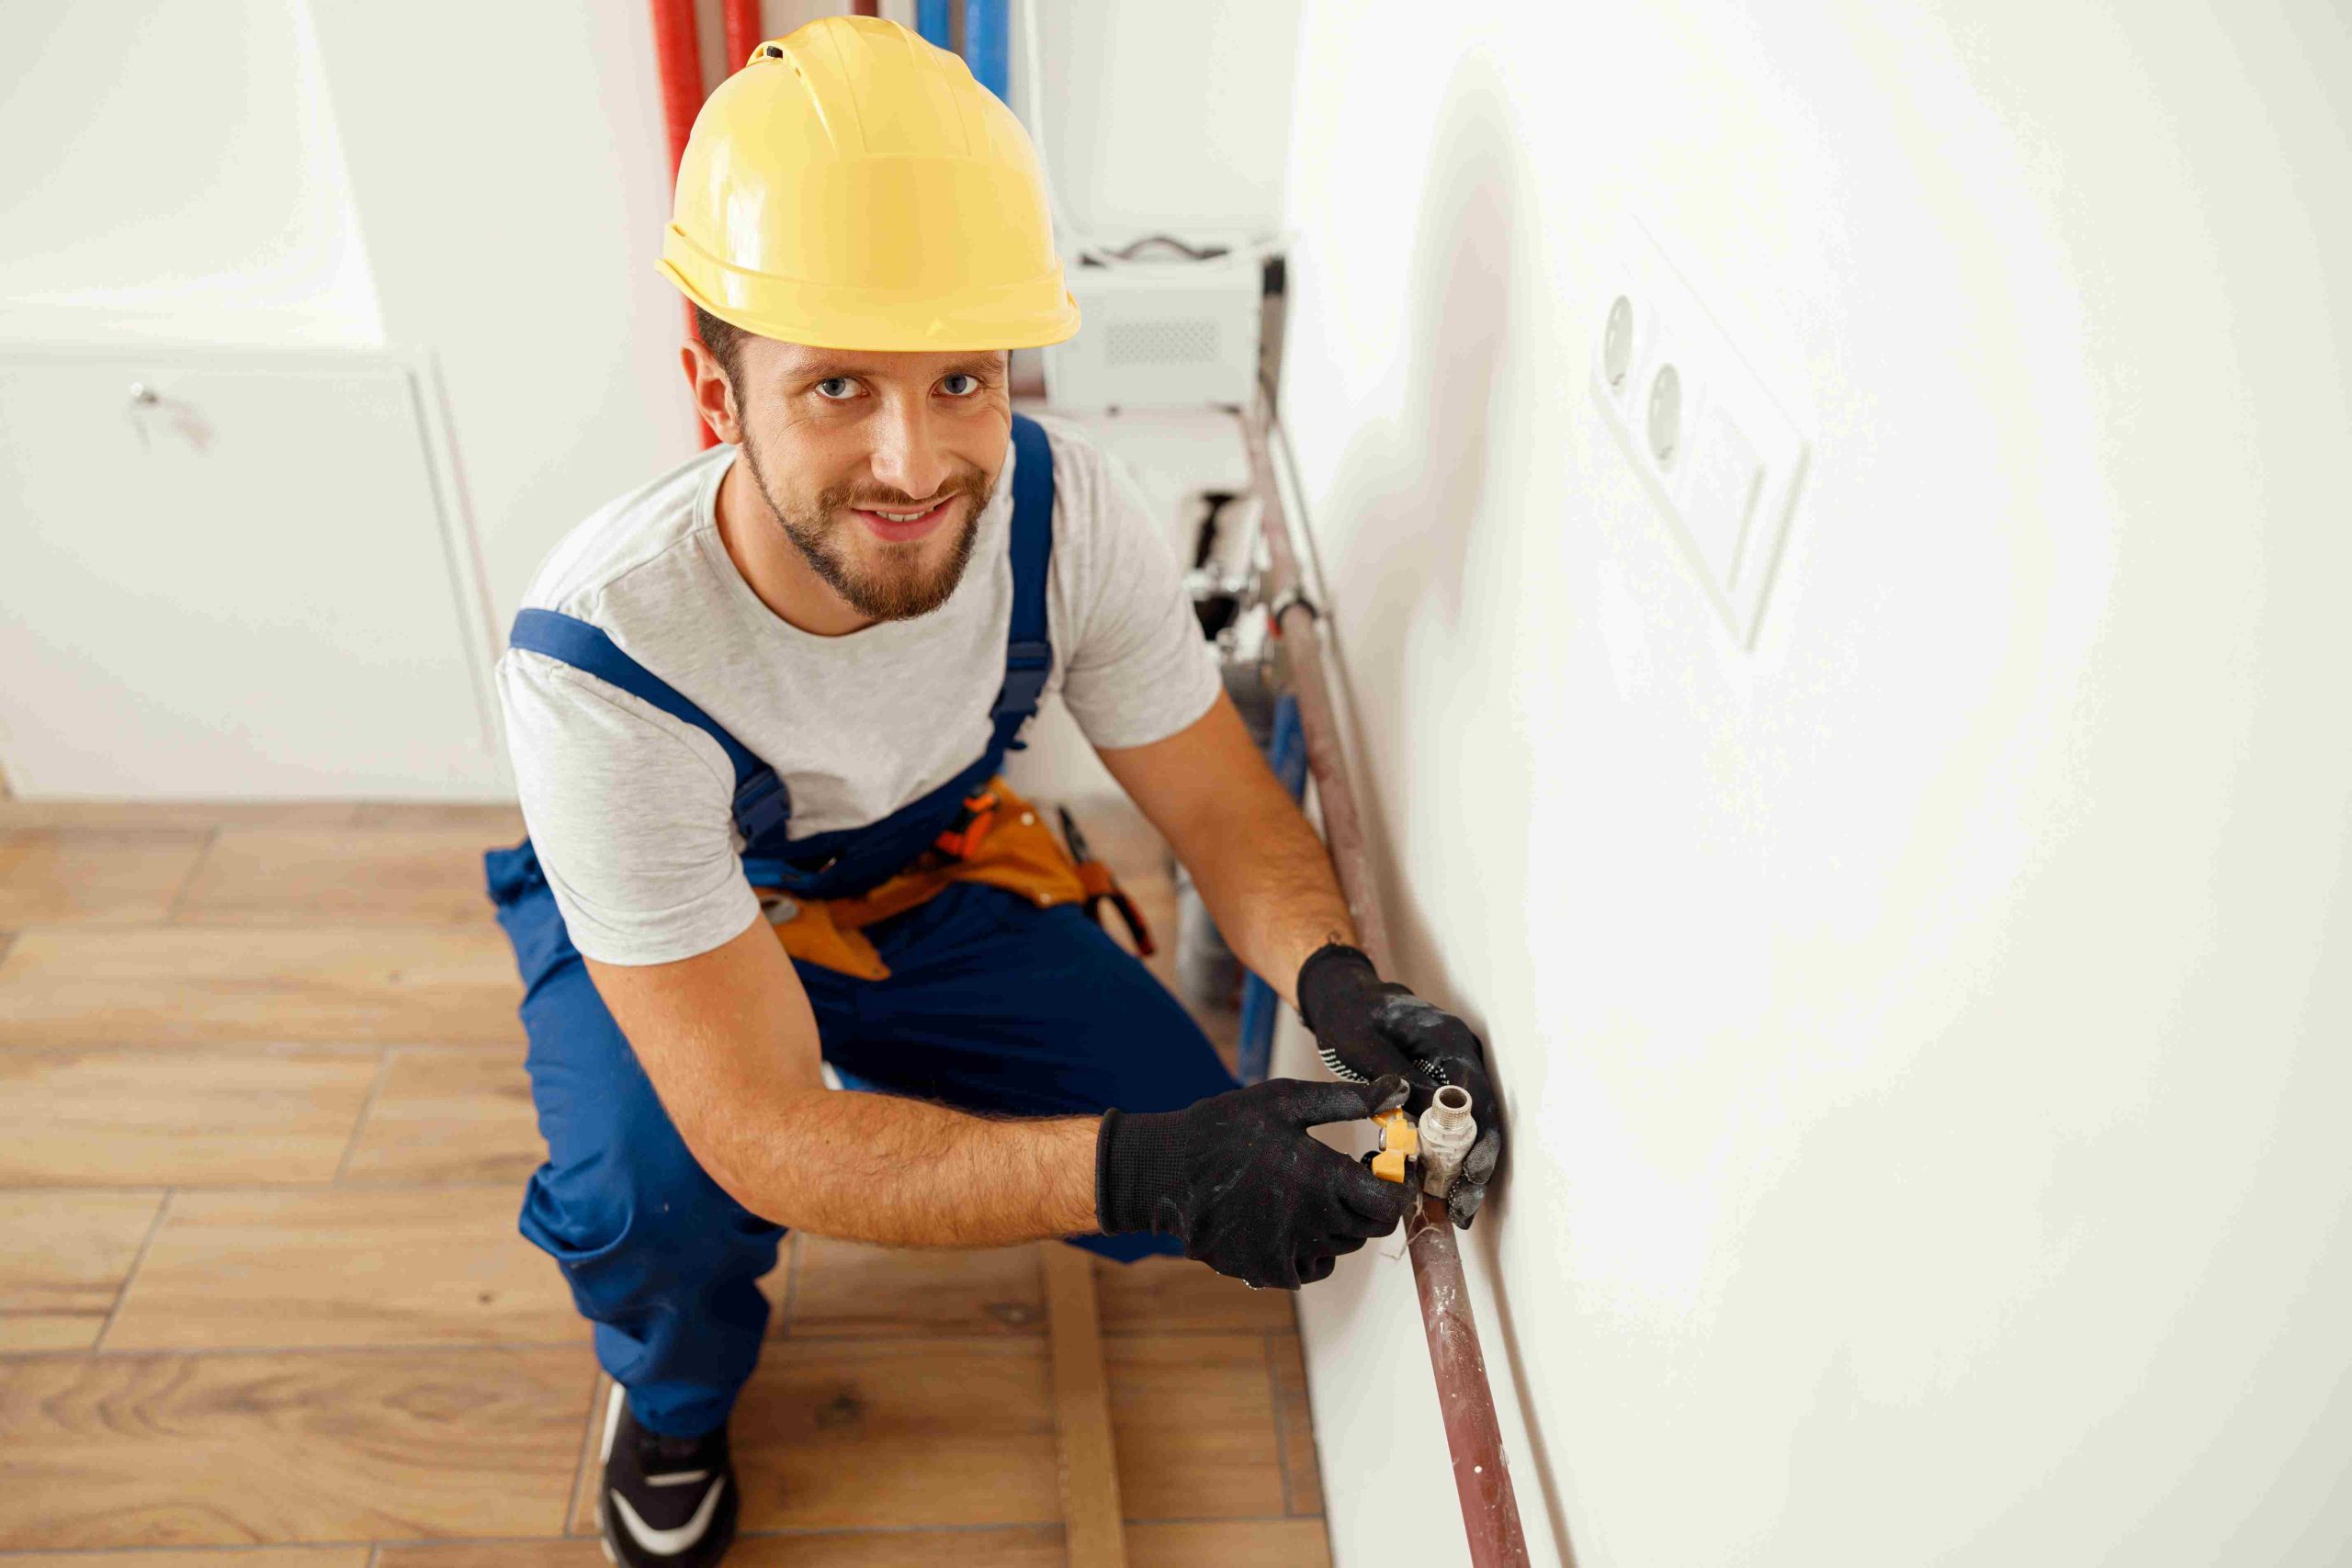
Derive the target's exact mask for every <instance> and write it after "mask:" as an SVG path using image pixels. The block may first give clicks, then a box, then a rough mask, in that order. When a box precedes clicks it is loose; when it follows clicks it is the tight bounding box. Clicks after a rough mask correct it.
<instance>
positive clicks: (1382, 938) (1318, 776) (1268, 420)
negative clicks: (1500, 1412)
mask: <svg viewBox="0 0 2352 1568" xmlns="http://www.w3.org/2000/svg"><path fill="white" fill-rule="evenodd" d="M1272 422H1273V413H1272V409H1271V408H1270V407H1268V406H1267V404H1266V402H1265V401H1264V400H1262V399H1261V400H1260V402H1259V404H1258V406H1257V407H1256V408H1255V409H1254V410H1252V411H1251V412H1250V413H1249V414H1248V415H1247V416H1245V417H1244V418H1243V420H1242V422H1241V426H1242V433H1243V439H1244V440H1245V441H1246V442H1247V443H1248V445H1249V449H1250V478H1251V481H1252V483H1253V484H1254V485H1255V486H1256V489H1257V493H1258V499H1259V502H1260V503H1261V506H1262V507H1263V508H1264V510H1263V512H1262V513H1261V522H1260V525H1259V528H1260V532H1261V534H1263V536H1265V540H1266V555H1267V557H1268V572H1267V583H1266V594H1267V598H1268V600H1269V602H1270V603H1272V604H1273V605H1275V606H1276V610H1277V614H1276V617H1275V621H1274V629H1275V631H1276V633H1277V634H1278V635H1279V636H1280V638H1281V646H1282V650H1283V664H1284V667H1285V668H1286V670H1287V671H1288V672H1289V675H1290V682H1289V683H1290V689H1291V693H1292V694H1293V695H1294V696H1295V697H1296V698H1297V699H1298V718H1299V728H1301V729H1303V730H1304V731H1305V732H1306V766H1307V770H1308V771H1309V772H1310V773H1313V774H1314V775H1315V797H1316V800H1317V803H1318V804H1320V805H1321V807H1322V808H1323V837H1324V841H1325V842H1326V843H1327V844H1329V846H1330V851H1331V867H1332V870H1334V871H1335V872H1337V873H1338V874H1339V878H1340V892H1341V893H1342V894H1343V895H1344V896H1345V897H1346V898H1347V900H1348V912H1349V913H1350V914H1351V915H1352V916H1353V917H1354V918H1355V922H1356V931H1357V934H1358V936H1359V937H1360V938H1361V940H1362V942H1363V950H1364V952H1365V953H1368V954H1370V955H1371V958H1372V961H1373V963H1374V964H1375V965H1377V966H1378V967H1379V969H1380V972H1381V973H1382V974H1384V975H1385V974H1387V973H1389V966H1388V965H1389V952H1388V925H1387V922H1386V921H1385V920H1384V919H1382V918H1381V914H1380V901H1379V899H1378V898H1377V897H1374V893H1373V887H1372V877H1371V874H1370V869H1369V866H1368V863H1367V862H1366V860H1365V857H1364V846H1363V818H1362V817H1360V816H1359V815H1358V814H1357V812H1356V799H1355V793H1354V791H1352V790H1351V789H1350V788H1349V787H1348V772H1347V763H1346V761H1345V759H1344V758H1342V757H1341V755H1340V732H1339V726H1338V723H1337V721H1336V716H1335V714H1334V712H1333V709H1332V705H1331V691H1330V687H1329V684H1328V683H1327V682H1326V679H1325V674H1324V669H1323V648H1322V637H1321V634H1320V629H1319V617H1318V615H1317V611H1316V610H1315V608H1314V607H1313V606H1312V605H1311V604H1308V603H1307V602H1306V601H1305V600H1304V599H1302V598H1301V597H1300V594H1301V592H1302V588H1301V581H1300V573H1299V570H1298V557H1297V555H1296V554H1295V551H1294V550H1293V548H1292V546H1291V536H1290V522H1289V518H1288V517H1287V515H1286V514H1285V513H1284V512H1283V500H1282V491H1281V488H1280V487H1279V486H1278V485H1276V484H1275V482H1274V468H1273V454H1272V448H1271V446H1270V444H1269V442H1268V437H1267V431H1268V427H1269V426H1270V425H1271V424H1272ZM1406 1234H1407V1236H1408V1249H1409V1250H1410V1252H1411V1254H1412V1258H1413V1283H1414V1285H1415V1287H1416V1288H1417V1289H1418V1290H1419V1294H1420V1300H1421V1327H1422V1329H1423V1331H1424V1332H1425V1333H1426V1334H1427V1335H1428V1337H1429V1342H1430V1371H1431V1372H1432V1373H1433V1374H1435V1376H1436V1379H1437V1402H1438V1410H1439V1413H1440V1414H1441V1415H1442V1416H1443V1418H1444V1422H1445V1446H1446V1448H1447V1450H1449V1451H1450V1452H1451V1453H1452V1455H1453V1489H1454V1493H1455V1495H1457V1496H1458V1497H1459V1498H1460V1499H1461V1502H1462V1528H1463V1530H1464V1534H1465V1535H1466V1536H1467V1537H1468V1538H1469V1543H1470V1561H1471V1563H1472V1564H1473V1568H1524V1564H1525V1563H1526V1562H1527V1532H1526V1530H1525V1529H1524V1528H1523V1527H1521V1524H1520V1522H1519V1499H1518V1497H1517V1495H1515V1494H1514V1493H1513V1492H1512V1490H1511V1484H1510V1461H1509V1460H1508V1458H1507V1457H1506V1456H1505V1454H1504V1452H1503V1435H1502V1427H1501V1425H1500V1423H1499V1422H1498V1420H1497V1419H1496V1416H1495V1394H1494V1390H1493V1388H1492V1387H1491V1386H1490V1385H1489V1384H1488V1383H1487V1359H1486V1356H1485V1354H1484V1352H1482V1351H1481V1350H1480V1349H1479V1348H1478V1321H1477V1319H1476V1317H1475V1316H1473V1315H1472V1314H1471V1310H1470V1292H1469V1286H1468V1281H1467V1280H1464V1277H1463V1273H1462V1250H1461V1248H1460V1247H1457V1246H1456V1245H1455V1243H1454V1237H1453V1222H1452V1221H1451V1220H1449V1219H1448V1218H1447V1216H1446V1212H1445V1205H1444V1204H1443V1203H1442V1202H1440V1201H1438V1200H1436V1199H1434V1198H1427V1197H1425V1198H1423V1199H1422V1200H1421V1202H1420V1204H1419V1207H1418V1208H1417V1209H1416V1210H1415V1211H1414V1213H1413V1216H1412V1218H1411V1219H1410V1220H1408V1222H1407V1223H1406Z"/></svg>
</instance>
